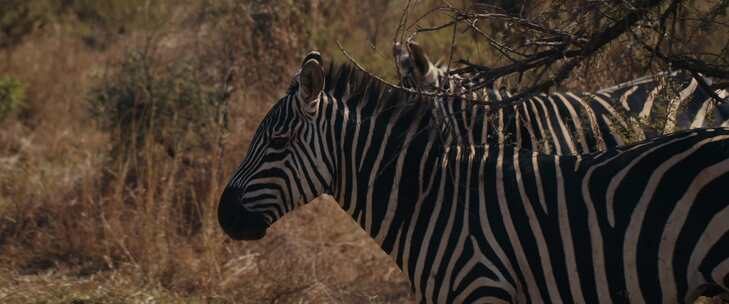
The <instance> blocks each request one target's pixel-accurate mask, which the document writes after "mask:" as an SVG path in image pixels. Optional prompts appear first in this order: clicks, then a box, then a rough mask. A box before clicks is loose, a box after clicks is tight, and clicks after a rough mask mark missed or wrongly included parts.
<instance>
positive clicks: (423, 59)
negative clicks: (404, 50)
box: [408, 41, 431, 75]
mask: <svg viewBox="0 0 729 304" xmlns="http://www.w3.org/2000/svg"><path fill="white" fill-rule="evenodd" d="M408 49H409V50H410V57H411V58H412V60H413V63H414V65H415V68H416V69H417V71H418V73H420V75H426V74H428V71H429V70H430V65H431V64H430V59H428V55H426V54H425V50H423V47H421V46H420V45H419V44H417V43H415V41H408Z"/></svg>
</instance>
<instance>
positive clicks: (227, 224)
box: [218, 187, 268, 240]
mask: <svg viewBox="0 0 729 304" xmlns="http://www.w3.org/2000/svg"><path fill="white" fill-rule="evenodd" d="M240 194H241V191H240V190H239V189H235V188H230V187H226V188H225V191H223V195H222V196H221V197H220V203H218V222H219V223H220V227H222V228H223V231H225V233H226V234H228V236H230V237H231V238H232V239H234V240H258V239H261V238H263V237H264V236H265V235H266V229H267V228H268V223H267V222H266V220H265V219H264V217H263V214H261V213H259V212H251V211H249V210H248V209H246V208H245V207H244V206H243V202H242V201H241V195H240Z"/></svg>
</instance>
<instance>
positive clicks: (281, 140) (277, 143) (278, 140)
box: [271, 134, 289, 148]
mask: <svg viewBox="0 0 729 304" xmlns="http://www.w3.org/2000/svg"><path fill="white" fill-rule="evenodd" d="M288 143H289V135H288V134H274V135H271V146H272V147H274V148H283V147H285V146H286V145H287V144H288Z"/></svg>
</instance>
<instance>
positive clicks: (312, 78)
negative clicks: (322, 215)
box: [218, 53, 729, 303]
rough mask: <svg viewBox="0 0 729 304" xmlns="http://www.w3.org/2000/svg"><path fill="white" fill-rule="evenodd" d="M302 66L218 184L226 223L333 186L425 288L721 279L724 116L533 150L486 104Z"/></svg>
mask: <svg viewBox="0 0 729 304" xmlns="http://www.w3.org/2000/svg"><path fill="white" fill-rule="evenodd" d="M298 79H299V80H298V82H297V85H295V86H294V87H293V88H292V89H291V90H290V92H289V94H288V95H287V96H286V97H284V98H283V99H281V100H280V101H279V102H278V103H277V104H276V105H275V106H274V107H273V109H272V110H271V111H270V112H269V114H268V115H267V116H266V118H265V119H264V120H263V122H262V123H261V125H260V126H259V129H258V130H257V132H256V134H255V136H254V138H253V140H252V143H251V146H250V150H249V152H248V155H247V156H246V158H245V160H244V161H243V162H242V164H241V166H240V167H239V168H238V170H237V171H236V172H235V174H234V175H233V177H232V178H231V181H230V183H229V185H228V186H227V187H226V189H225V191H224V193H223V196H222V197H221V201H220V205H219V211H218V212H219V221H220V224H221V226H222V228H223V229H224V230H225V231H226V232H227V233H228V234H229V235H230V236H232V237H233V238H236V239H258V238H261V237H263V235H264V234H265V230H266V228H267V227H268V226H269V225H271V224H272V223H273V222H275V221H276V220H277V219H278V218H280V217H281V216H283V215H284V214H286V213H287V212H289V211H291V210H293V209H294V208H295V207H296V206H298V205H300V204H303V203H306V202H308V201H311V200H313V199H314V198H316V197H317V196H319V195H322V194H330V195H332V196H333V197H334V198H335V199H336V200H337V202H339V204H340V205H341V207H342V208H343V209H344V210H346V211H347V212H348V213H349V214H350V215H351V216H352V217H353V218H354V219H355V220H356V221H357V222H358V223H359V224H360V225H361V226H362V227H363V229H364V230H366V231H367V232H368V233H369V234H370V235H371V236H372V237H373V238H374V239H375V240H376V241H377V242H378V243H379V244H380V246H381V247H382V249H383V250H384V251H386V252H387V253H388V254H390V256H392V257H393V259H394V260H395V261H396V263H397V264H398V265H399V266H400V268H401V269H402V270H403V272H404V273H405V274H406V275H407V276H408V278H409V279H410V282H411V284H412V288H413V290H414V292H415V295H416V297H417V299H418V301H419V302H422V303H559V302H575V303H613V302H621V301H623V302H624V301H630V302H631V303H655V302H664V303H676V302H683V301H688V300H691V299H693V298H694V297H696V296H697V295H698V291H699V290H700V288H701V287H703V286H705V285H716V286H720V287H721V288H724V290H726V288H727V285H728V283H729V233H728V232H727V231H728V230H729V221H727V220H726V219H727V218H729V200H727V199H726V195H725V194H724V192H722V191H723V190H724V189H722V188H725V187H726V185H729V130H724V129H716V130H695V131H691V132H687V133H681V134H676V135H671V136H665V137H657V138H654V139H652V140H651V141H647V142H642V143H639V144H635V145H632V146H627V147H622V148H620V149H610V150H607V151H605V152H602V153H599V154H590V155H583V156H559V155H543V154H538V153H535V152H525V151H521V150H518V149H514V148H512V147H509V146H503V145H488V144H485V143H484V142H483V141H482V140H481V138H484V137H482V135H483V134H485V133H486V132H488V128H489V124H487V123H483V122H484V120H483V119H480V117H481V116H482V115H484V113H485V112H483V111H485V108H484V107H482V106H474V105H473V104H471V103H470V102H469V101H466V100H462V99H459V98H454V99H453V100H448V101H446V102H439V101H437V100H432V99H430V98H428V97H424V96H420V95H417V94H410V93H407V92H405V91H402V90H398V89H394V88H389V87H385V86H384V85H383V84H381V83H379V82H378V81H377V80H375V79H372V78H370V77H369V76H367V75H366V74H364V73H361V72H359V71H354V70H353V69H351V68H349V67H347V66H343V67H340V68H338V69H330V71H329V72H328V73H327V74H326V76H324V73H323V72H322V69H321V59H320V56H318V54H316V53H313V54H310V55H309V56H307V59H306V60H305V61H304V65H303V67H302V71H301V73H300V75H299V77H298ZM325 79H326V80H325ZM323 82H326V88H324V85H323Z"/></svg>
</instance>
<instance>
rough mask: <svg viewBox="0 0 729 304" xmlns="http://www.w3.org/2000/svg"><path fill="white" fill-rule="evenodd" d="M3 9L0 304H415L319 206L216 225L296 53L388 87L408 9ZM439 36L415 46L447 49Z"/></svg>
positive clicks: (479, 54) (183, 5)
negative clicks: (249, 227) (315, 52)
mask: <svg viewBox="0 0 729 304" xmlns="http://www.w3.org/2000/svg"><path fill="white" fill-rule="evenodd" d="M7 3H8V4H2V5H0V11H3V10H5V9H6V8H8V7H13V8H14V9H17V11H18V12H23V10H25V13H23V14H24V15H23V14H20V13H19V14H16V15H13V16H11V17H7V16H6V15H3V16H2V18H0V40H3V41H4V42H7V43H0V85H1V84H2V83H3V82H4V83H13V84H15V85H13V86H10V85H4V87H6V88H11V89H12V90H7V91H8V92H10V91H12V92H13V94H14V95H12V99H13V100H15V101H16V102H14V104H13V106H12V107H10V106H8V107H7V109H8V110H7V111H6V110H5V109H6V108H3V105H0V302H2V303H129V302H140V303H142V302H143V303H188V302H192V303H200V302H202V303H207V302H210V303H261V302H269V303H323V302H326V303H402V302H408V301H412V299H411V296H410V291H409V287H408V284H407V281H406V279H405V277H404V276H403V275H402V274H401V273H400V271H399V270H398V269H397V268H396V266H395V264H394V263H392V262H391V261H390V259H389V257H387V256H386V255H385V254H384V253H382V252H381V250H379V249H378V248H377V246H376V244H374V242H373V241H371V240H370V239H369V238H368V237H367V236H366V235H365V233H364V232H362V231H361V229H360V228H359V227H358V226H356V224H354V222H353V221H352V220H351V219H350V218H349V217H348V216H347V215H346V214H344V212H342V211H341V210H339V209H338V207H336V204H335V203H334V202H332V201H327V200H321V201H317V202H313V203H311V204H310V205H308V206H306V207H304V208H301V209H300V210H297V211H295V212H293V214H292V215H290V216H287V217H286V218H284V219H282V220H281V221H280V222H278V223H277V224H276V225H274V227H272V228H271V229H270V230H269V233H268V236H267V237H266V238H265V239H264V240H261V241H258V242H237V243H236V242H232V241H230V240H228V239H227V238H226V237H225V236H224V234H223V233H222V231H221V230H220V229H219V227H218V224H217V217H216V205H217V200H218V197H219V194H220V192H221V189H222V187H223V186H224V184H225V183H226V178H227V176H229V174H230V173H231V172H232V171H233V170H234V169H235V167H236V166H237V164H238V162H239V161H240V160H241V159H242V158H243V156H244V153H245V150H246V148H247V143H248V141H249V139H250V137H251V136H252V132H253V130H254V129H255V127H256V126H257V124H258V121H259V120H260V119H261V118H262V115H263V114H265V112H266V110H267V109H268V108H269V107H270V105H271V104H272V103H273V102H274V101H275V100H276V98H277V97H278V96H280V95H281V94H282V92H284V90H285V89H286V87H287V86H288V84H289V83H288V82H289V81H290V79H291V76H292V75H293V72H294V69H295V68H296V67H297V65H298V63H299V60H300V58H301V56H302V55H303V54H306V52H308V51H309V50H310V49H314V48H316V49H320V50H322V51H323V53H324V56H325V58H331V59H333V60H335V61H337V62H342V61H344V60H345V58H344V57H343V56H342V54H341V53H340V52H339V50H338V49H337V47H336V41H341V42H342V43H343V44H344V46H345V48H347V49H348V50H349V51H350V52H351V53H352V54H353V55H354V56H355V57H357V58H358V60H359V61H360V62H363V63H365V66H366V67H367V68H368V69H369V70H371V71H374V72H377V73H378V74H380V75H384V77H386V78H388V79H390V80H393V78H394V75H395V71H394V67H393V65H392V60H391V47H392V41H393V37H394V31H395V29H396V28H397V24H398V22H399V20H400V12H401V11H402V9H403V8H404V6H405V5H406V3H407V1H380V0H378V1H354V0H351V1H350V0H348V1H337V2H336V4H333V3H329V2H326V3H325V2H323V1H318V0H307V1H298V0H287V1H273V2H271V3H269V2H261V1H253V0H244V1H232V0H230V1H226V0H220V1H214V0H199V1H192V0H188V1H153V2H150V1H107V2H104V1H60V2H59V3H64V4H63V5H61V6H58V5H54V4H53V3H56V1H44V0H33V1H15V0H13V1H9V2H7ZM22 3H26V4H29V5H28V6H24V4H23V5H21V4H22ZM49 3H50V4H49ZM99 3H102V4H99ZM150 3H154V4H150ZM172 3H175V4H176V5H173V4H172ZM436 3H441V2H440V1H434V0H432V1H431V0H429V1H421V2H419V3H418V5H416V6H415V7H413V8H412V11H411V15H412V16H417V15H419V14H423V13H424V12H426V11H427V10H429V9H430V8H431V7H433V5H435V4H436ZM3 5H6V6H5V7H3ZM6 11H7V10H6ZM0 15H2V13H0ZM18 16H26V17H28V16H29V18H30V19H28V20H27V21H26V22H24V23H23V24H21V27H20V29H15V30H13V29H12V28H9V27H6V26H5V24H3V23H2V22H6V21H7V20H14V19H12V18H19V17H18ZM8 18H10V19H8ZM443 20H445V19H444V17H439V16H437V15H436V16H433V17H432V20H428V21H425V22H426V23H430V24H438V23H440V22H442V21H443ZM450 39H451V37H450V33H446V32H434V33H430V34H423V35H422V38H421V39H420V41H421V42H422V44H424V45H425V47H426V48H428V49H429V50H432V52H433V53H434V54H442V55H445V54H446V52H447V49H448V47H447V42H448V41H450ZM462 41H463V42H461V43H459V46H458V48H457V49H456V51H457V56H458V57H465V58H480V59H481V62H486V61H488V60H489V59H490V57H489V56H492V54H491V53H490V52H489V51H486V50H484V48H485V46H484V45H481V44H479V43H477V37H473V36H468V35H465V36H464V37H462ZM633 76H635V75H633ZM11 80H12V81H11ZM613 83H614V82H613V81H612V79H607V80H604V82H603V83H600V85H608V84H613ZM571 84H572V85H573V86H575V87H580V84H584V82H581V81H579V80H575V81H574V82H571ZM591 85H595V83H594V82H591ZM1 90H2V88H0V91H1ZM6 95H8V96H10V95H9V94H6ZM6 99H8V98H6ZM0 101H2V100H0ZM5 112H7V115H6V114H5ZM3 118H4V119H3Z"/></svg>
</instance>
